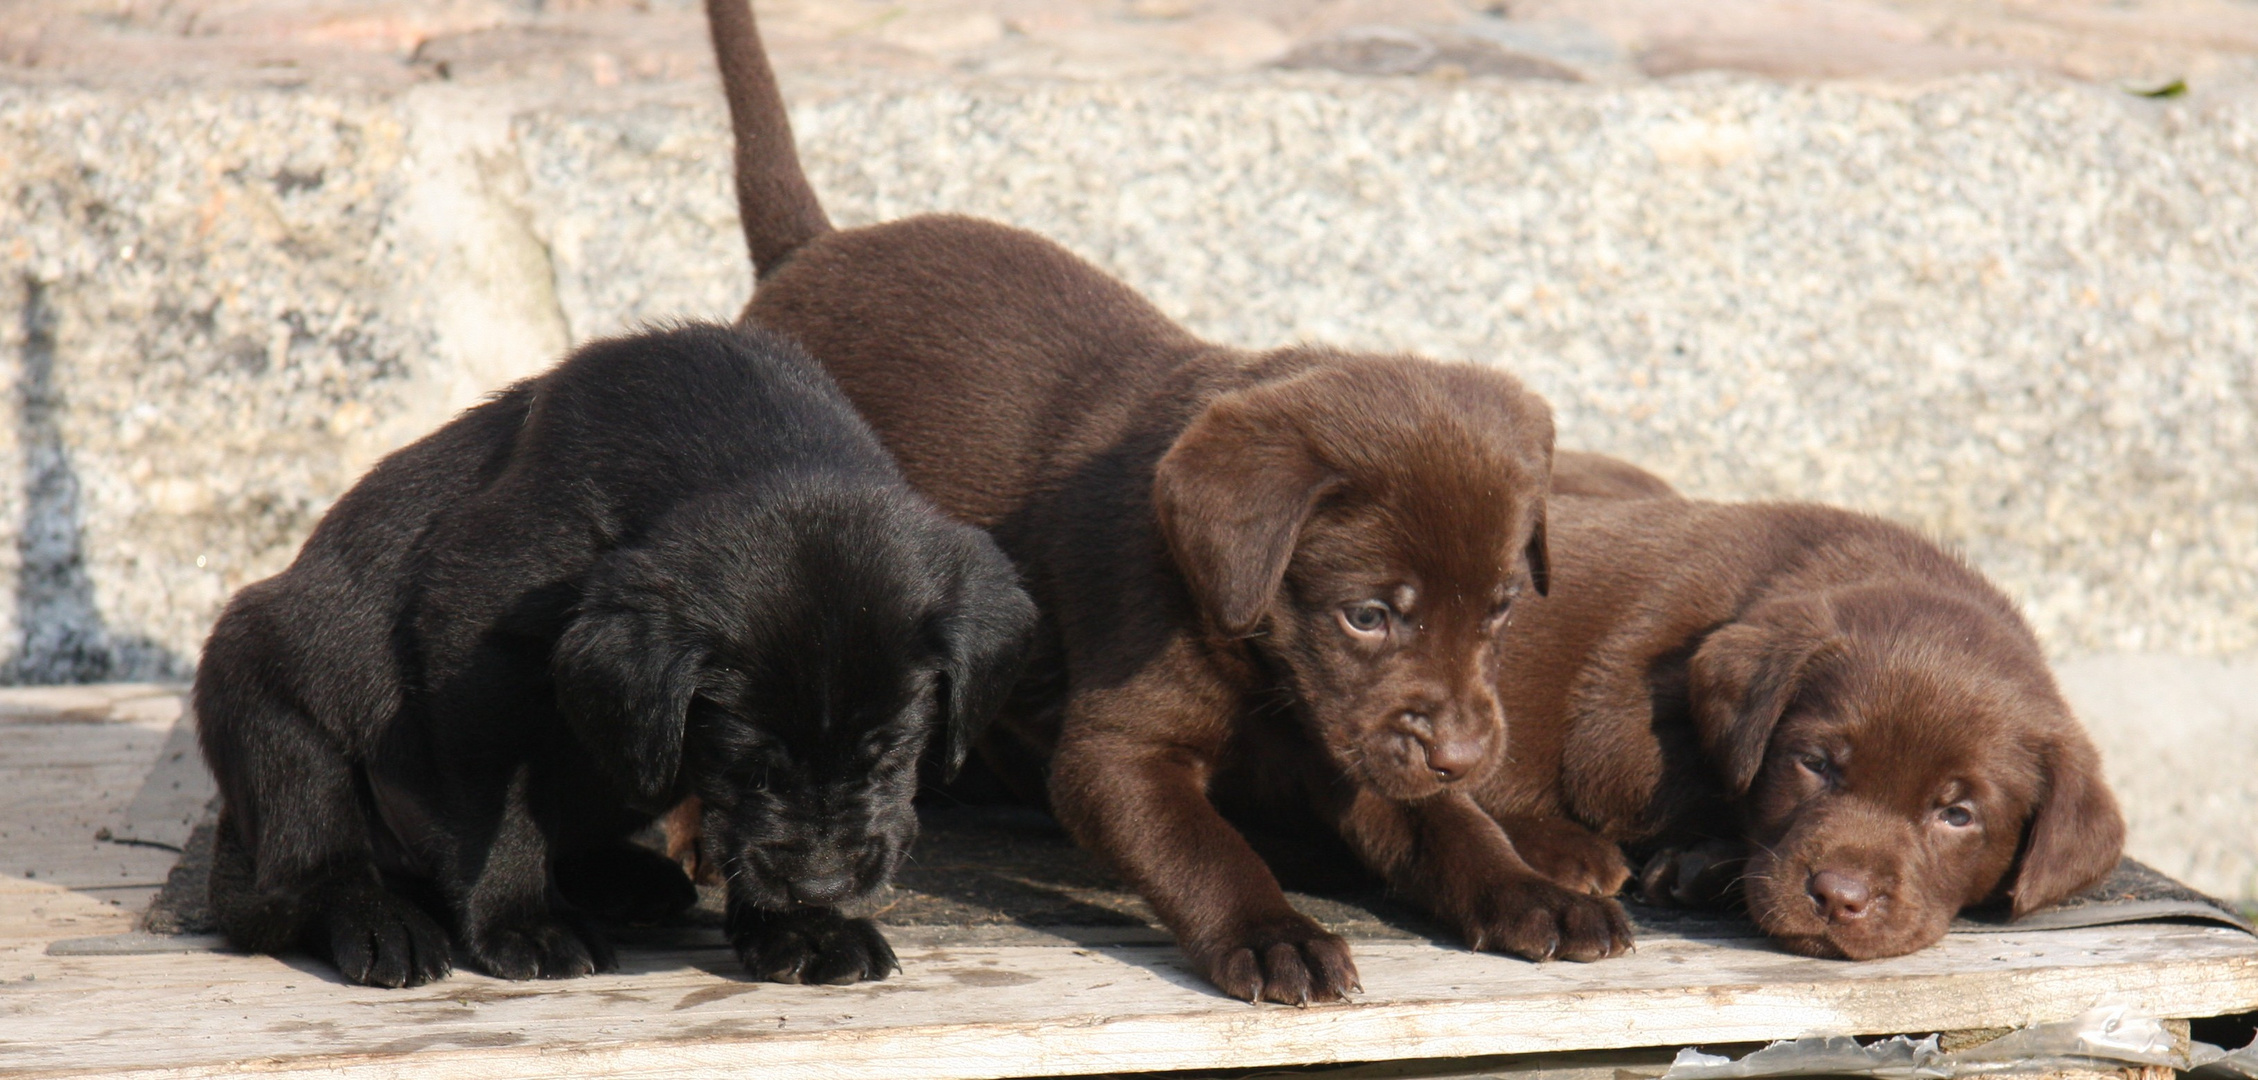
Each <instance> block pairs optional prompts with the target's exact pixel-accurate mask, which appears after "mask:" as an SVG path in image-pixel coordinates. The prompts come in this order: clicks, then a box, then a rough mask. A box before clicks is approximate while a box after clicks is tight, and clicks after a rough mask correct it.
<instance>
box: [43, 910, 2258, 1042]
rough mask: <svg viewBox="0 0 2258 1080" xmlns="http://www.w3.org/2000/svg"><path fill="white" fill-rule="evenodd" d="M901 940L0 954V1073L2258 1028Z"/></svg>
mask: <svg viewBox="0 0 2258 1080" xmlns="http://www.w3.org/2000/svg"><path fill="white" fill-rule="evenodd" d="M912 937H914V935H908V934H901V935H897V938H898V939H899V943H900V945H901V952H902V961H903V964H904V967H905V969H906V970H905V971H904V972H903V974H901V975H899V976H896V977H895V978H893V979H890V980H887V981H886V982H882V983H876V984H869V985H864V986H856V987H843V988H829V987H786V986H777V985H773V984H762V983H752V982H747V981H744V980H743V979H742V978H740V977H739V975H738V973H737V971H736V970H735V969H736V963H735V960H734V958H733V957H731V956H730V954H729V953H728V952H727V951H726V950H723V949H720V948H712V949H687V950H671V951H658V952H633V953H630V954H629V955H628V956H627V957H625V963H626V970H625V971H623V972H621V973H620V974H616V975H609V976H602V977H598V978H591V979H583V980H576V981H573V982H569V983H530V984H528V983H506V982H501V981H497V980H494V979H489V978H485V977H483V976H478V975H473V974H458V975H456V976H455V977H454V978H452V979H449V980H447V981H445V982H442V983H439V984H435V985H432V986H427V987H421V988H417V989H414V990H405V991H385V990H374V989H369V988H365V987H350V986H343V985H339V984H337V983H335V982H334V980H333V977H332V976H331V975H330V974H329V973H328V972H327V970H326V969H324V968H323V967H322V966H321V965H318V964H315V963H312V962H310V961H304V960H293V961H287V962H286V961H282V960H276V959H273V958H268V957H243V956H224V955H215V954H174V955H159V956H69V957H58V956H40V957H36V958H32V957H25V956H22V955H20V954H15V955H0V986H5V987H7V988H8V989H7V990H5V991H0V993H4V994H5V999H4V1005H0V1008H4V1010H5V1015H0V1075H9V1076H56V1077H62V1076H90V1075H112V1076H148V1077H157V1076H165V1077H206V1076H227V1075H238V1074H241V1073H244V1072H258V1073H260V1074H262V1075H279V1076H317V1075H318V1076H328V1077H353V1078H367V1080H375V1078H390V1077H410V1076H428V1075H435V1074H444V1075H450V1076H462V1077H581V1076H591V1075H607V1076H631V1077H652V1078H659V1077H696V1076H710V1075H720V1074H722V1073H732V1074H737V1073H743V1072H744V1071H746V1070H748V1069H754V1070H757V1071H758V1073H759V1074H760V1075H762V1076H775V1077H803V1076H804V1077H819V1076H820V1077H826V1078H839V1080H854V1078H863V1077H868V1078H872V1080H878V1078H885V1080H908V1078H932V1080H948V1078H975V1077H999V1076H1040V1075H1065V1074H1073V1073H1091V1072H1109V1071H1148V1070H1154V1071H1157V1070H1167V1069H1188V1068H1222V1067H1245V1066H1262V1065H1282V1064H1302V1063H1324V1062H1337V1061H1359V1060H1384V1059H1390V1058H1402V1057H1457V1056H1473V1055H1486V1054H1514V1053H1531V1052H1544V1051H1561V1050H1579V1049H1592V1048H1602V1047H1626V1046H1654V1045H1672V1044H1685V1043H1696V1042H1709V1043H1714V1042H1726V1041H1744V1040H1762V1039H1772V1038H1786V1037H1793V1036H1798V1035H1805V1034H1815V1033H1843V1034H1871V1033H1881V1032H1898V1031H1923V1030H1939V1029H1951V1028H1968V1027H1985V1026H2016V1025H2021V1024H2028V1023H2034V1022H2043V1021H2050V1020H2059V1019H2065V1018H2068V1017H2070V1016H2073V1015H2076V1014H2078V1013H2080V1012H2082V1011H2083V1010H2085V1009H2087V1008H2089V1007H2091V1006H2092V1005H2093V1004H2094V1003H2095V1002H2096V1001H2098V1000H2101V999H2103V998H2107V999H2110V1000H2113V1001H2121V1002H2125V1003H2126V1004H2128V1005H2129V1006H2131V1007H2132V1008H2133V1009H2135V1010H2136V1011H2137V1012H2139V1013H2143V1014H2147V1015H2155V1016H2194V1015H2212V1014H2215V1013H2220V1012H2230V1011H2236V1010H2244V1009H2250V1008H2258V942H2254V941H2253V940H2252V939H2251V938H2250V937H2249V936H2248V935H2246V934H2242V933H2239V932H2237V931H2232V930H2226V929H2219V928H2209V927H2194V926H2178V925H2154V926H2139V927H2109V928H2096V929H2087V930H2058V931H2049V932H2044V933H2030V934H2016V933H2007V934H1999V935H1990V936H1980V937H1971V936H1960V937H1953V938H1949V939H1947V940H1946V941H1945V942H1944V943H1943V944H1941V945H1939V946H1937V947H1934V948H1931V949H1928V950H1925V951H1923V952H1921V953H1919V954H1916V955H1914V956H1908V957H1900V958H1897V959H1893V960H1884V961H1873V962H1867V963H1860V964H1850V963H1843V962H1836V961H1821V960H1808V959H1803V958H1799V957H1793V956H1788V955H1785V954H1782V953H1780V952H1777V951H1775V950H1773V949H1772V948H1770V947H1769V946H1768V945H1765V944H1764V943H1761V942H1755V941H1715V940H1708V941H1691V940H1684V939H1662V940H1650V941H1647V942H1644V943H1642V944H1641V946H1640V948H1639V950H1638V951H1637V952H1636V953H1634V954H1632V955H1630V956H1628V957H1624V958H1620V959H1617V960H1612V961H1608V962H1606V963H1601V964H1591V965H1576V964H1543V965H1538V964H1530V963H1525V962H1522V961H1518V960H1511V959H1507V958H1503V957H1497V956H1488V955H1477V954H1472V953H1468V952H1464V951H1462V950H1458V949H1451V948H1444V947H1440V946H1436V945H1430V944H1425V943H1413V942H1370V943H1365V944H1363V945H1361V946H1360V948H1359V951H1358V963H1359V966H1360V967H1361V969H1362V971H1363V975H1364V982H1365V985H1366V986H1367V987H1369V988H1370V989H1371V993H1369V994H1367V995H1365V996H1363V997H1362V998H1360V999H1359V1000H1358V1001H1356V1002H1354V1003H1352V1004H1348V1005H1344V1006H1334V1007H1323V1008H1311V1009H1289V1008H1281V1007H1272V1006H1261V1007H1256V1006H1248V1005H1245V1004H1241V1003H1238V1002H1232V1001H1225V1000H1221V999H1218V998H1217V997H1216V996H1215V995H1214V994H1213V993H1212V992H1210V991H1209V990H1208V989H1207V988H1206V987H1205V986H1204V985H1203V984H1202V983H1201V982H1200V980H1199V979H1197V978H1196V977H1194V976H1193V975H1192V974H1191V973H1190V972H1189V971H1187V970H1186V969H1185V967H1184V965H1183V963H1182V961H1181V959H1180V957H1179V956H1178V954H1177V953H1176V951H1175V950H1174V949H1171V948H1166V947H1153V946H1101V947H1089V948H1076V947H1071V946H1029V945H1020V946H1002V947H994V946H978V947H966V946H962V945H952V944H948V943H945V942H940V943H926V944H919V943H917V942H916V941H914V940H910V939H911V938H912ZM26 975H31V976H34V977H35V978H34V982H32V983H29V984H26V983H24V982H23V979H24V977H25V976H26Z"/></svg>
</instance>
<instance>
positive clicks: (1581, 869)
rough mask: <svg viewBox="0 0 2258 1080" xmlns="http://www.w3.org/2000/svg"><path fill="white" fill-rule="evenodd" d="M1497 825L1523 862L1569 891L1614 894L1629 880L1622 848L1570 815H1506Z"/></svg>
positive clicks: (1601, 894)
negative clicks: (1573, 819) (1572, 818)
mask: <svg viewBox="0 0 2258 1080" xmlns="http://www.w3.org/2000/svg"><path fill="white" fill-rule="evenodd" d="M1498 825H1499V826H1500V827H1502V828H1503V829H1504V830H1505V835H1506V838H1507V839H1508V840H1511V841H1512V842H1513V850H1514V852H1515V853H1517V854H1519V855H1520V856H1521V859H1522V861H1523V862H1526V863H1528V864H1529V865H1530V867H1532V868H1534V869H1535V870H1536V871H1537V872H1538V873H1540V874H1543V875H1544V876H1545V878H1546V879H1547V880H1549V881H1551V882H1552V883H1553V884H1555V885H1558V886H1560V887H1561V888H1563V889H1567V890H1568V891H1570V892H1580V893H1583V894H1585V895H1587V896H1613V895H1615V894H1616V892H1618V891H1619V890H1621V889H1622V888H1623V883H1624V882H1625V881H1628V880H1630V877H1631V865H1630V863H1628V862H1625V861H1624V859H1623V849H1622V848H1621V847H1619V846H1617V845H1616V843H1615V842H1614V841H1612V840H1609V839H1607V838H1606V837H1604V836H1601V835H1599V834H1598V833H1595V832H1593V831H1591V830H1590V829H1587V828H1584V827H1583V826H1582V825H1578V824H1577V823H1575V822H1573V821H1570V820H1568V819H1567V818H1559V817H1513V818H1503V819H1500V820H1499V821H1498Z"/></svg>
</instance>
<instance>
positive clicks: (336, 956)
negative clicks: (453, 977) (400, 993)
mask: <svg viewBox="0 0 2258 1080" xmlns="http://www.w3.org/2000/svg"><path fill="white" fill-rule="evenodd" d="M306 944H307V945H308V947H310V948H311V949H312V950H313V951H314V952H316V953H319V954H321V955H324V956H327V957H328V958H329V962H330V963H332V964H335V965H337V973H338V974H339V975H342V976H344V977H345V981H347V982H355V983H360V984H361V985H363V986H384V987H392V988H398V987H403V986H421V985H423V984H424V983H427V982H431V981H432V980H434V979H443V978H446V977H447V975H448V973H449V972H452V971H453V970H454V959H453V955H452V953H453V946H452V943H451V942H450V941H449V939H448V937H447V931H445V930H443V929H441V928H440V926H439V924H438V923H437V922H436V921H434V920H433V919H432V918H431V916H429V915H426V914H424V912H423V909H422V908H419V907H417V906H416V905H415V904H414V903H412V902H410V901H409V900H406V899H404V898H402V897H400V896H397V895H394V894H393V893H392V892H390V891H388V890H386V889H385V888H383V887H382V886H379V885H375V884H366V885H361V884H356V885H351V886H346V887H344V888H340V889H337V890H335V891H333V892H331V893H330V894H329V895H328V896H326V897H324V898H323V900H322V901H321V910H320V911H319V912H318V913H317V914H316V915H315V917H314V918H313V919H311V920H310V921H309V922H308V923H307V926H306Z"/></svg>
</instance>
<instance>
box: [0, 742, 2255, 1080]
mask: <svg viewBox="0 0 2258 1080" xmlns="http://www.w3.org/2000/svg"><path fill="white" fill-rule="evenodd" d="M8 706H9V702H8V701H6V700H0V783H4V784H6V785H7V786H4V787H0V829H4V830H5V831H6V832H7V833H8V836H7V837H6V838H5V840H4V841H0V863H4V865H7V866H11V867H14V866H17V865H18V864H21V866H22V867H24V868H29V869H33V870H34V871H35V873H36V875H37V876H35V877H30V878H26V877H24V876H22V871H21V870H20V869H19V870H14V871H11V872H10V873H9V874H8V875H7V876H5V877H0V1076H7V1077H33V1076H36V1077H49V1076H52V1077H78V1076H125V1077H167V1078H190V1077H213V1076H239V1075H245V1074H259V1075H268V1076H323V1077H353V1078H371V1080H373V1078H379V1077H410V1076H415V1077H421V1076H427V1075H447V1076H462V1077H473V1078H484V1077H495V1078H500V1077H583V1076H596V1075H604V1076H629V1077H654V1078H655V1077H697V1076H722V1075H728V1076H762V1077H785V1078H796V1077H824V1078H827V1080H828V1078H840V1080H854V1078H863V1077H868V1078H874V1080H876V1078H884V1080H915V1078H934V1080H941V1078H975V1077H1006V1076H1043V1075H1072V1074H1088V1073H1106V1072H1130V1071H1159V1070H1169V1069H1194V1068H1231V1067H1249V1066H1266V1065H1288V1064H1314V1063H1329V1062H1342V1061H1380V1060H1394V1059H1404V1058H1442V1057H1463V1056H1474V1055H1496V1054H1525V1053H1544V1052H1557V1051H1572V1050H1583V1049H1598V1048H1620V1047H1647V1046H1673V1045H1684V1044H1695V1043H1706V1044H1715V1043H1721V1042H1738V1041H1753V1040H1766V1039H1773V1038H1783V1037H1792V1036H1798V1035H1806V1034H1821V1033H1842V1034H1869V1033H1894V1032H1907V1031H1912V1032H1919V1031H1932V1030H1945V1029H1966V1028H1978V1027H1994V1026H1997V1027H2011V1026H2017V1025H2022V1024H2029V1023H2037V1022H2045V1021H2052V1020H2060V1019H2066V1018H2069V1017H2072V1016H2075V1015H2077V1014H2079V1013H2082V1012H2083V1011H2085V1010H2086V1009H2087V1008H2089V1007H2091V1006H2093V1005H2095V1004H2096V1003H2098V1002H2102V1001H2111V1002H2118V1003H2123V1004H2125V1005H2127V1006H2129V1007H2130V1008H2132V1009H2134V1010H2135V1011H2136V1012H2138V1013H2145V1014H2147V1015H2151V1016H2165V1017H2170V1016H2205V1015H2214V1014H2218V1013H2223V1012H2234V1011H2242V1010H2249V1009H2253V1008H2258V939H2253V938H2251V937H2250V936H2249V935H2246V934H2242V933H2240V932H2237V931H2234V930H2229V929H2224V928H2217V927H2204V926H2194V925H2184V924H2173V923H2154V924H2144V925H2134V926H2113V927H2101V928H2091V929H2073V930H2052V931H2043V932H2005V933H1996V934H1967V935H1953V936H1951V937H1949V938H1947V939H1946V940H1945V941H1944V942H1943V943H1942V944H1940V945H1938V946H1936V947H1934V948H1931V949H1929V950H1926V951H1924V952H1922V953H1919V954H1917V955H1914V956H1909V957H1903V958H1899V959H1895V960H1887V961H1880V962H1870V963H1862V964H1849V963H1842V962H1831V961H1819V960H1808V959H1802V958H1798V957H1793V956H1789V955H1786V954H1784V953H1781V952H1779V951H1777V950H1775V949H1773V948H1772V947H1771V946H1769V945H1768V944H1767V943H1765V942H1763V941H1760V940H1743V939H1733V938H1718V937H1714V936H1711V937H1703V938H1698V939H1696V938H1689V937H1677V936H1670V935H1653V936H1648V937H1646V938H1643V939H1642V941H1641V942H1640V945H1639V948H1638V951H1637V952H1635V953H1633V954H1632V955H1630V956H1628V957H1623V958H1619V959H1616V960H1611V961H1607V962H1605V963H1601V964H1592V965H1575V964H1544V965H1539V964H1530V963H1526V962H1523V961H1519V960H1513V959H1508V958H1504V957H1499V956H1488V955H1476V954H1471V953H1468V952H1465V951H1463V950H1461V949H1458V948H1454V947H1450V946H1448V945H1443V944H1436V943H1432V942H1428V941H1424V940H1420V939H1418V938H1417V937H1415V936H1409V935H1405V934H1403V933H1402V932H1401V931H1400V930H1399V931H1395V932H1394V936H1392V937H1385V938H1377V937H1375V938H1366V939H1364V940H1360V941H1358V942H1357V945H1356V947H1357V958H1358V964H1359V966H1360V967H1361V969H1362V973H1363V976H1364V983H1365V985H1366V986H1367V987H1368V988H1369V991H1370V992H1369V993H1367V994H1365V995H1363V996H1361V997H1360V998H1358V999H1357V1000H1356V1001H1354V1002H1352V1003H1350V1004H1346V1005H1340V1006H1330V1007H1320V1008H1311V1009H1289V1008H1282V1007H1276V1006H1260V1007H1257V1006H1249V1005H1245V1004H1242V1003H1239V1002H1235V1001H1228V1000H1224V999H1222V998H1219V997H1218V996H1216V995H1215V994H1214V993H1213V992H1212V991H1211V990H1209V989H1208V988H1207V987H1206V986H1205V985H1204V984H1203V983H1202V982H1201V981H1200V980H1199V979H1198V978H1196V977H1194V976H1193V975H1191V974H1190V973H1189V972H1188V971H1187V970H1186V969H1185V967H1184V965H1183V962H1182V960H1181V958H1180V957H1179V956H1178V954H1177V953H1176V951H1175V950H1174V949H1173V948H1172V947H1169V946H1166V945H1164V944H1158V943H1156V942H1154V941H1153V939H1152V938H1151V937H1150V936H1149V933H1144V932H1139V931H1141V928H1137V929H1136V930H1125V929H1124V928H1122V927H1118V926H1084V927H1063V928H1057V929H1055V930H1053V931H1049V932H1042V931H1034V930H1029V929H1027V928H1024V927H1015V926H1009V925H1004V926H988V927H971V928H965V927H944V926H905V927H896V928H894V929H893V930H891V931H890V933H891V934H892V936H893V939H894V941H895V943H896V945H897V948H898V949H899V951H900V953H901V957H902V962H903V965H904V971H903V972H902V973H901V974H900V975H898V976H896V977H894V978H892V979H889V980H887V981H885V982H882V983H877V984H871V985H865V986H857V987H845V988H819V987H787V986H777V985H772V984H762V983H753V982H748V981H746V980H745V979H744V978H743V976H742V974H741V973H740V971H739V970H738V966H737V963H736V960H735V958H734V956H732V955H731V954H730V952H729V951H728V950H727V949H726V948H724V947H722V946H721V943H720V940H719V937H718V934H716V933H714V932H713V931H711V930H710V929H708V930H704V931H691V932H689V933H688V934H687V936H685V935H680V934H678V935H675V939H676V940H675V943H674V944H672V945H669V946H666V947H648V948H641V949H635V948H628V949H623V961H624V964H625V969H624V970H623V971H621V972H619V973H618V974H614V975H607V976H601V977H597V978H591V979H583V980H576V981H571V982H559V983H508V982H502V981H499V980H495V979H490V978H487V977H485V976H481V975H476V974H470V973H459V974H457V975H455V976H454V977H453V978H451V979H448V980H446V981H444V982H442V983H439V984H436V985H433V986H427V987H422V988H418V989H414V990H405V991H386V990H375V989H369V988H366V987H354V986H346V985H342V984H340V983H339V982H338V981H337V980H336V978H335V976H334V975H333V974H332V973H330V972H329V971H328V970H327V969H326V967H324V966H323V965H321V964H319V963H316V962H314V961H311V960H306V959H275V958H271V957H254V956H236V955H228V954H223V953H216V952H199V951H174V952H161V953H143V954H128V955H119V954H116V953H115V952H110V953H105V952H104V948H106V947H110V946H114V944H115V943H116V940H117V939H116V938H114V937H111V938H108V939H107V940H108V941H109V942H110V945H109V946H106V945H105V944H104V942H103V941H92V942H90V941H89V939H103V938H105V937H106V936H114V935H123V934H126V933H127V932H128V931H130V930H131V929H132V917H131V914H130V909H128V908H124V907H121V906H120V905H118V904H116V903H113V902H112V901H111V899H110V898H112V897H114V896H115V894H116V893H117V891H118V889H117V886H116V885H114V884H113V882H115V881H116V880H118V879H119V878H120V877H122V878H124V879H127V880H129V881H132V882H136V883H153V882H154V881H155V880H156V879H157V878H158V877H160V876H161V874H162V872H163V866H164V864H165V863H166V862H167V861H168V858H169V856H168V853H165V852H163V851H161V850H157V849H149V848H138V847H121V846H119V845H116V844H103V843H98V842H95V841H93V840H91V838H90V837H91V833H92V829H93V827H94V826H95V825H96V824H97V823H99V822H101V821H104V820H111V819H115V818H117V817H119V816H120V815H125V814H127V812H128V810H129V809H130V808H131V806H133V805H139V804H141V803H147V802H151V801H153V800H154V801H161V799H158V795H161V794H163V793H155V794H152V793H151V792H150V791H148V790H147V787H146V785H145V784H142V785H137V784H136V783H135V782H134V781H135V780H136V779H137V778H138V777H140V776H145V775H148V774H149V773H150V771H151V769H152V767H153V766H154V765H156V764H157V763H158V759H159V758H160V757H161V756H162V755H163V754H164V753H167V752H169V751H168V750H167V749H166V748H165V746H164V736H165V729H164V723H165V722H169V718H168V717H162V716H160V715H159V713H160V712H161V710H158V709H155V708H154V707H152V708H151V709H149V710H148V716H146V717H139V718H136V716H135V715H112V716H111V717H110V718H109V719H108V720H107V721H105V720H103V719H101V718H95V717H89V716H81V715H78V714H76V713H70V714H66V713H64V712H61V711H57V710H54V709H49V710H48V711H46V712H44V713H32V712H20V713H14V714H11V713H10V712H9V711H8ZM145 796H146V798H145ZM144 862H145V863H146V865H144ZM113 875H115V876H113ZM58 942H61V943H62V944H61V945H59V946H58V945H57V943H58ZM129 944H130V942H129ZM144 944H146V943H144Z"/></svg>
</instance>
